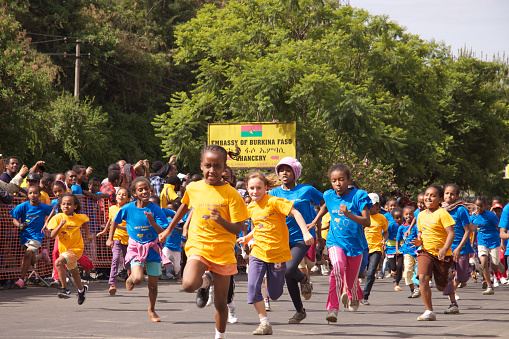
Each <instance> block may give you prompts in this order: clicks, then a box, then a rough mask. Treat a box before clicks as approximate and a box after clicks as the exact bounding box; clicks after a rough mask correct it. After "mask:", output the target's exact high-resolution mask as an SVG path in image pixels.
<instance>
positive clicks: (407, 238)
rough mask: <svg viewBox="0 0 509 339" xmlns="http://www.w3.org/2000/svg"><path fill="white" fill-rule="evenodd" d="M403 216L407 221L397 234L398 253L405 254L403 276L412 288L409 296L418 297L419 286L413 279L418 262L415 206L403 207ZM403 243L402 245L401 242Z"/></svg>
mask: <svg viewBox="0 0 509 339" xmlns="http://www.w3.org/2000/svg"><path fill="white" fill-rule="evenodd" d="M403 217H404V218H405V222H404V223H403V225H401V226H400V227H399V229H398V235H397V236H396V253H401V254H402V255H403V264H404V265H403V266H404V270H403V276H404V277H405V284H406V285H407V286H408V287H409V288H410V295H409V296H408V298H418V297H420V296H421V294H420V292H419V287H415V285H414V282H413V281H412V276H413V275H414V272H415V264H416V263H417V248H416V247H415V245H414V244H413V241H414V240H415V239H416V238H417V227H416V226H415V225H414V226H412V224H413V221H414V208H413V207H411V206H406V207H405V208H403ZM400 243H402V245H401V246H400V245H399V244H400Z"/></svg>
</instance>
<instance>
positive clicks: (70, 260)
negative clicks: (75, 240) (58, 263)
mask: <svg viewBox="0 0 509 339" xmlns="http://www.w3.org/2000/svg"><path fill="white" fill-rule="evenodd" d="M60 255H61V256H62V257H64V258H65V266H67V269H69V270H73V269H75V268H76V267H78V259H79V258H80V257H81V256H80V257H78V255H77V254H76V253H75V252H74V251H73V250H71V249H68V250H67V251H65V252H64V253H62V254H60Z"/></svg>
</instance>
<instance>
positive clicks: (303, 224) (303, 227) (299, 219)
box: [288, 205, 325, 245]
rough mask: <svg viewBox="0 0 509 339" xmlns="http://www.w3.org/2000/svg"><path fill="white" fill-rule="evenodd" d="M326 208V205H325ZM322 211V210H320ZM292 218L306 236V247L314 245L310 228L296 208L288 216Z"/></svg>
mask: <svg viewBox="0 0 509 339" xmlns="http://www.w3.org/2000/svg"><path fill="white" fill-rule="evenodd" d="M324 206H325V205H324ZM320 211H321V209H320ZM288 216H290V217H294V218H295V221H297V224H298V225H299V227H300V230H301V231H302V235H303V236H304V242H305V243H306V245H313V243H314V239H313V236H312V235H311V233H309V230H308V227H307V225H306V221H305V220H304V218H303V217H302V214H300V212H299V211H297V210H296V209H295V208H293V207H292V210H291V211H290V213H289V214H288Z"/></svg>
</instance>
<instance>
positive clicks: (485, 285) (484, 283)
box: [481, 279, 488, 290]
mask: <svg viewBox="0 0 509 339" xmlns="http://www.w3.org/2000/svg"><path fill="white" fill-rule="evenodd" d="M487 287H488V283H487V282H486V280H484V279H483V281H482V283H481V288H482V289H483V290H484V289H485V288H487Z"/></svg>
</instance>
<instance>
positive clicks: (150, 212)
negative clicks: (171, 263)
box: [106, 177, 168, 322]
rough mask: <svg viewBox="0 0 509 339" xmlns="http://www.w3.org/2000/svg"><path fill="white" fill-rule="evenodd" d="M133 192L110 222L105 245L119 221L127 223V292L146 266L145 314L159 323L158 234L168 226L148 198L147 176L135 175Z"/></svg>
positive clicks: (159, 266)
mask: <svg viewBox="0 0 509 339" xmlns="http://www.w3.org/2000/svg"><path fill="white" fill-rule="evenodd" d="M131 191H132V195H133V196H134V197H136V198H137V200H136V201H134V202H131V203H129V204H126V205H124V206H123V207H122V208H121V209H120V211H118V213H117V216H116V217H115V219H114V220H113V222H112V224H111V228H112V230H111V231H110V235H109V237H108V241H107V242H106V245H108V246H112V245H113V234H114V233H115V229H116V228H117V226H118V224H121V223H122V221H125V222H126V229H127V233H128V234H129V245H128V247H127V254H126V257H125V260H126V262H129V263H130V264H131V275H130V276H129V278H127V280H126V281H125V286H126V289H127V290H128V291H132V290H133V288H134V286H135V285H139V284H141V283H142V282H143V278H144V275H143V268H144V267H145V266H146V269H147V274H148V298H149V309H148V315H149V317H150V320H151V321H152V322H160V321H161V318H159V316H158V315H157V313H156V312H155V304H156V299H157V280H158V279H159V276H160V275H161V253H160V252H161V248H160V247H159V239H158V235H159V233H161V232H163V231H164V229H165V228H166V227H168V220H167V219H166V215H165V214H164V213H163V211H162V210H161V208H160V207H159V206H157V205H156V204H154V203H153V202H151V201H150V194H151V186H150V181H149V180H148V179H147V178H146V177H137V178H136V179H134V180H133V182H132V183H131Z"/></svg>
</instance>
